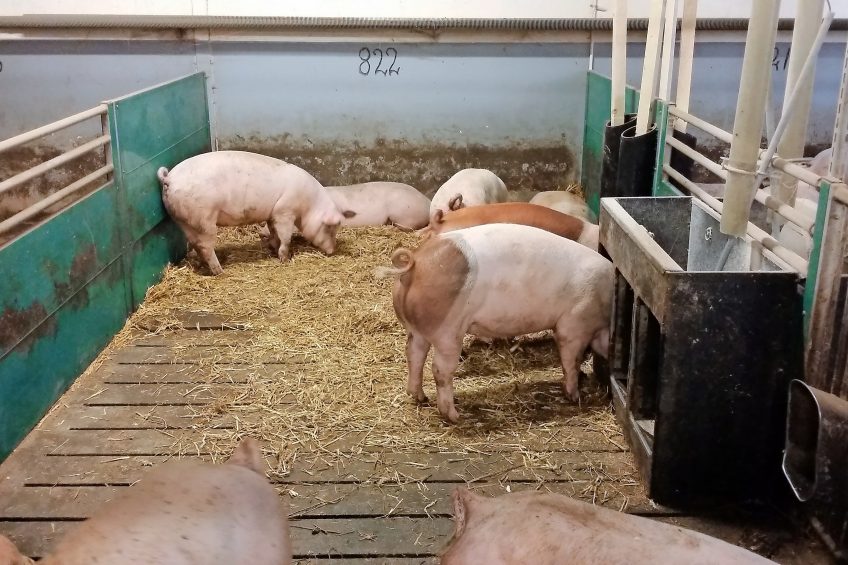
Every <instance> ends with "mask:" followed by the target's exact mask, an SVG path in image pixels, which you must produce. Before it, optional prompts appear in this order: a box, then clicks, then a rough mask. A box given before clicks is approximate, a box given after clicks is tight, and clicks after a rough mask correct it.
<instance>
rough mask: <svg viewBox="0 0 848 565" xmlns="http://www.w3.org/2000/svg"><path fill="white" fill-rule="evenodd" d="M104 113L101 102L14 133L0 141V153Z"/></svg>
mask: <svg viewBox="0 0 848 565" xmlns="http://www.w3.org/2000/svg"><path fill="white" fill-rule="evenodd" d="M105 113H106V104H101V105H99V106H96V107H94V108H92V109H91V110H86V111H85V112H80V113H79V114H74V115H73V116H68V117H67V118H62V119H61V120H58V121H55V122H53V123H51V124H47V125H46V126H41V127H40V128H36V129H33V130H30V131H28V132H24V133H22V134H20V135H16V136H15V137H10V138H9V139H6V140H4V141H0V153H2V152H3V151H6V150H8V149H12V148H13V147H17V146H19V145H23V144H24V143H27V142H30V141H32V140H33V139H38V138H39V137H44V136H45V135H48V134H51V133H54V132H57V131H60V130H63V129H65V128H68V127H71V126H72V125H74V124H78V123H80V122H82V121H84V120H87V119H88V118H93V117H94V116H99V115H100V114H105Z"/></svg>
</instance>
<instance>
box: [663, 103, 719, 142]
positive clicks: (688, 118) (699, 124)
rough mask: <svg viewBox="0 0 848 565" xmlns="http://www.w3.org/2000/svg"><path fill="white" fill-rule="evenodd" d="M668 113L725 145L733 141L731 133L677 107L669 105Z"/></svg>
mask: <svg viewBox="0 0 848 565" xmlns="http://www.w3.org/2000/svg"><path fill="white" fill-rule="evenodd" d="M668 113H669V114H671V115H672V116H675V117H677V118H680V119H681V120H683V121H685V122H686V123H688V124H689V125H692V126H695V127H696V128H698V129H699V130H702V131H705V132H707V133H708V134H710V135H711V136H713V137H715V138H716V139H719V140H721V141H723V142H725V143H730V141H731V140H732V139H733V134H732V133H730V132H729V131H724V130H723V129H721V128H719V127H717V126H714V125H713V124H711V123H710V122H707V121H704V120H702V119H701V118H699V117H697V116H693V115H692V114H690V113H689V112H684V111H683V110H680V109H679V108H677V107H675V106H672V105H669V107H668Z"/></svg>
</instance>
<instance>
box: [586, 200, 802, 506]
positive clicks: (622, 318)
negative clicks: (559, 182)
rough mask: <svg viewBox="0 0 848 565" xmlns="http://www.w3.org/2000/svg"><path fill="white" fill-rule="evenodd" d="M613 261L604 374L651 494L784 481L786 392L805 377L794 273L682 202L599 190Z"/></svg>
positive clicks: (705, 493)
mask: <svg viewBox="0 0 848 565" xmlns="http://www.w3.org/2000/svg"><path fill="white" fill-rule="evenodd" d="M600 224H601V247H602V249H601V251H602V253H605V254H606V255H607V256H609V257H610V258H611V259H612V261H613V262H614V264H615V273H616V281H615V299H614V301H613V317H612V337H611V344H610V357H609V364H610V367H609V370H610V382H611V387H612V392H613V398H614V405H615V411H616V415H617V417H618V420H619V422H620V423H621V425H622V426H623V428H624V429H625V434H626V435H627V438H628V441H629V442H630V445H631V447H632V449H633V452H634V454H635V456H636V462H637V465H638V467H639V469H640V472H641V474H642V477H643V479H644V481H645V483H646V486H647V489H648V495H649V496H650V497H651V498H653V499H654V500H656V501H657V502H659V503H661V504H665V505H669V506H678V507H683V506H696V505H700V504H702V503H705V502H706V503H709V502H714V501H716V500H717V499H722V500H726V501H738V500H743V499H753V498H762V497H765V496H768V495H769V494H770V493H772V492H773V489H774V488H777V487H778V485H780V484H781V478H780V461H781V449H782V446H783V433H784V429H785V421H786V403H787V390H788V386H789V382H790V380H791V379H793V378H797V377H800V376H801V375H803V352H802V335H803V334H802V331H803V330H802V302H801V298H802V297H801V293H800V289H799V282H800V279H799V275H798V273H796V272H795V271H793V270H792V269H791V267H789V266H788V265H786V264H785V263H784V262H783V261H781V260H780V259H779V258H777V257H776V256H775V255H774V254H772V253H771V252H769V251H768V250H766V249H764V248H763V247H762V246H761V245H760V244H759V243H758V242H756V241H754V240H751V239H750V238H743V239H733V242H732V243H731V244H730V246H731V247H730V254H729V256H727V257H726V261H725V264H724V268H723V270H718V265H719V263H720V261H721V256H722V251H723V250H724V249H725V244H726V243H727V241H728V239H729V238H728V236H725V235H724V234H722V233H720V231H719V216H718V215H717V214H716V213H715V212H714V211H713V210H712V209H710V208H708V207H707V206H705V205H704V204H703V203H702V202H700V201H698V200H694V199H692V198H688V197H670V198H606V199H603V200H602V204H601V215H600Z"/></svg>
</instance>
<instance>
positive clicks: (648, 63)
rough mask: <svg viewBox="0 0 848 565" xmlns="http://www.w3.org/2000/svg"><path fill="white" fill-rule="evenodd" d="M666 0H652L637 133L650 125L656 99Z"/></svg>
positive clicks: (644, 130) (640, 90) (646, 129)
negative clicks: (652, 105) (655, 88)
mask: <svg viewBox="0 0 848 565" xmlns="http://www.w3.org/2000/svg"><path fill="white" fill-rule="evenodd" d="M665 2H666V0H653V1H652V2H651V17H650V24H649V25H648V38H647V41H646V42H645V61H644V64H643V66H642V86H641V87H640V89H639V109H638V110H637V112H636V135H637V136H640V135H644V134H645V133H647V131H648V128H649V127H650V125H651V124H650V123H649V122H650V121H651V116H650V112H651V104H652V103H653V101H654V83H656V81H657V64H658V63H659V59H660V40H661V38H662V19H663V13H664V12H665Z"/></svg>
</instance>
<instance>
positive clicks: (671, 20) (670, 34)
mask: <svg viewBox="0 0 848 565" xmlns="http://www.w3.org/2000/svg"><path fill="white" fill-rule="evenodd" d="M676 41H677V0H666V5H665V29H664V30H663V43H662V65H660V87H659V89H658V90H657V98H660V99H662V100H668V101H669V102H672V100H671V99H670V94H671V77H673V76H674V44H675V42H676Z"/></svg>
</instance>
